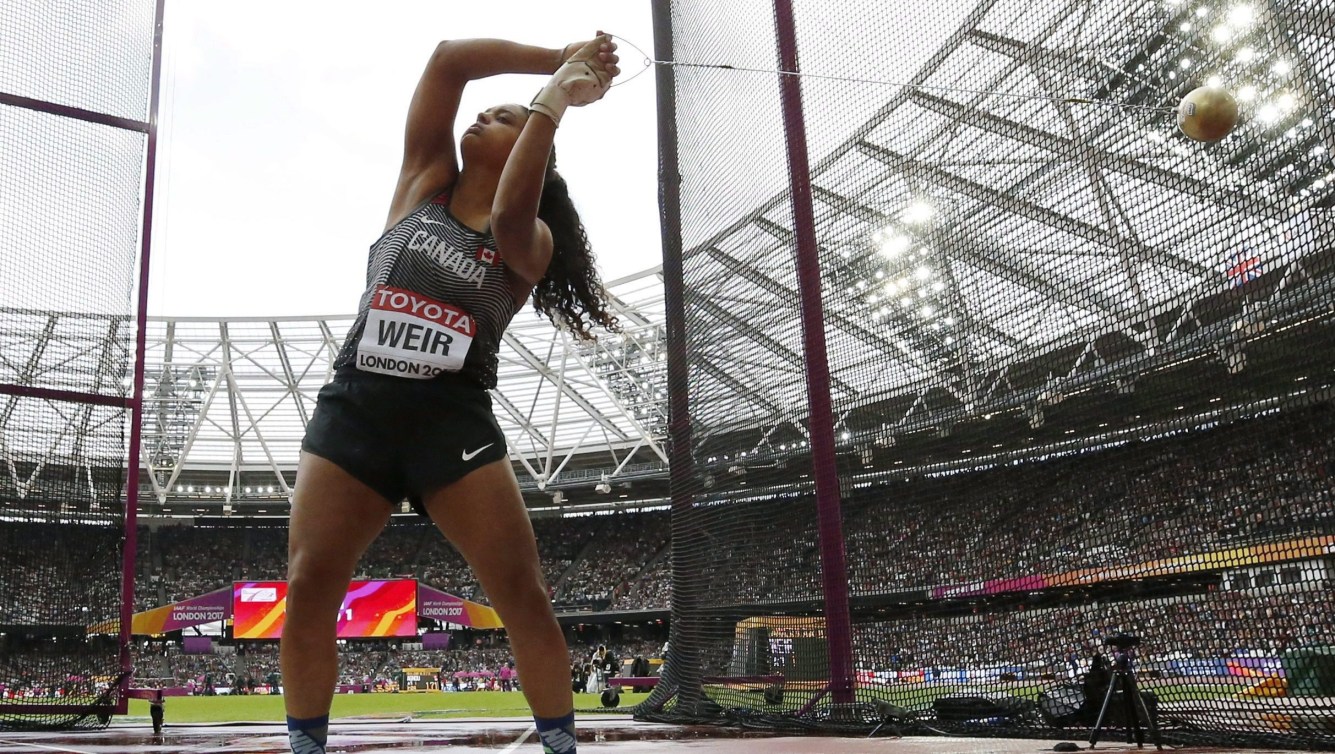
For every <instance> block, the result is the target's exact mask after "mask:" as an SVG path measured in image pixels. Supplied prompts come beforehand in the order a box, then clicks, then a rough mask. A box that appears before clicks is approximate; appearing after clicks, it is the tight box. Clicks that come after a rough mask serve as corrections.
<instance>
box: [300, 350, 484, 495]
mask: <svg viewBox="0 0 1335 754" xmlns="http://www.w3.org/2000/svg"><path fill="white" fill-rule="evenodd" d="M301 449H302V450H304V451H306V452H308V453H312V454H314V455H317V456H320V457H321V458H324V459H326V460H328V461H332V462H333V463H335V464H337V465H338V466H339V468H341V469H343V470H344V471H346V472H348V473H349V474H351V475H352V476H354V477H356V478H357V479H358V480H359V481H361V482H362V483H364V484H365V485H366V486H368V487H370V488H371V489H373V490H375V491H376V492H378V493H380V495H381V496H382V497H384V498H385V500H387V501H389V502H390V503H391V504H393V503H398V502H401V501H402V500H404V499H405V498H406V499H407V500H408V501H409V502H411V503H412V506H413V509H414V510H416V511H417V512H418V513H421V514H423V515H426V510H425V509H424V508H423V507H422V498H423V497H424V496H425V495H427V494H430V493H431V492H434V491H435V490H438V489H440V488H441V487H444V486H446V485H448V484H450V483H451V482H455V481H457V480H459V479H462V478H463V477H464V476H465V475H467V474H468V473H469V472H472V471H474V470H476V469H478V468H481V467H482V466H485V465H487V464H489V463H492V462H494V461H498V460H500V459H502V458H505V457H506V456H507V452H506V446H505V435H504V434H502V433H501V428H500V427H499V426H497V424H496V417H495V416H493V415H492V413H491V396H490V395H489V394H488V393H487V391H486V390H485V389H483V388H482V387H481V386H480V385H478V384H477V383H476V382H473V381H472V380H469V379H467V378H464V377H460V376H456V375H442V376H440V377H437V378H435V379H430V380H406V379H403V378H402V377H390V376H387V375H379V374H371V373H368V372H361V371H358V370H356V369H352V368H345V369H340V370H339V371H338V372H336V373H335V377H334V381H333V382H331V383H329V384H328V385H325V386H324V387H323V388H321V389H320V397H319V400H318V401H316V404H315V414H314V415H313V416H311V420H310V423H309V424H307V425H306V437H305V439H304V440H302V441H301Z"/></svg>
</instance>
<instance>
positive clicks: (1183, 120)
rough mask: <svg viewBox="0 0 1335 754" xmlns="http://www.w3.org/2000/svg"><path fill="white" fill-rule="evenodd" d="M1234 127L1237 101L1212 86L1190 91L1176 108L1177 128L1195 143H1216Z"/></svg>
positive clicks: (1236, 117) (1236, 122) (1236, 121)
mask: <svg viewBox="0 0 1335 754" xmlns="http://www.w3.org/2000/svg"><path fill="white" fill-rule="evenodd" d="M1236 125H1238V101H1237V100H1235V99H1233V95H1231V94H1229V93H1228V92H1227V91H1226V90H1224V89H1220V88H1218V87H1213V86H1202V87H1200V88H1199V89H1193V90H1192V91H1191V92H1189V93H1188V94H1187V96H1185V97H1183V98H1182V102H1181V104H1179V105H1178V106H1177V127H1178V128H1179V129H1181V130H1182V133H1184V134H1186V135H1187V136H1188V137H1190V138H1192V139H1195V140H1196V141H1207V142H1211V141H1219V140H1220V139H1222V138H1224V137H1225V136H1228V135H1229V134H1230V133H1231V132H1232V131H1233V127H1234V126H1236Z"/></svg>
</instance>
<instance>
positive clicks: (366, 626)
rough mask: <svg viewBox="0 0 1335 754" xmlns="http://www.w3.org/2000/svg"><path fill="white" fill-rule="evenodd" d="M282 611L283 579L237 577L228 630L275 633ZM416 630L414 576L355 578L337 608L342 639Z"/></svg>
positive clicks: (261, 635)
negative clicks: (230, 623)
mask: <svg viewBox="0 0 1335 754" xmlns="http://www.w3.org/2000/svg"><path fill="white" fill-rule="evenodd" d="M286 616H287V582H284V581H238V582H236V583H235V584H234V589H233V592H232V620H233V625H232V635H233V636H234V637H236V638H238V639H277V638H279V637H281V636H282V635H283V619H284V618H285V617H286ZM416 635H417V582H416V581H413V580H411V579H395V580H392V581H354V582H352V583H351V584H349V585H348V594H347V596H346V597H344V598H343V604H342V605H341V606H340V607H339V610H338V636H339V638H341V639H354V638H364V637H371V636H416Z"/></svg>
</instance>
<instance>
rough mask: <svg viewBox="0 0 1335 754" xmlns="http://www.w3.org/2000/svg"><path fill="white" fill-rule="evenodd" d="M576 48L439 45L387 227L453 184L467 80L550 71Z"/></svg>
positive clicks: (407, 137)
mask: <svg viewBox="0 0 1335 754" xmlns="http://www.w3.org/2000/svg"><path fill="white" fill-rule="evenodd" d="M576 49H579V48H578V47H576V46H575V45H569V46H567V47H566V48H564V49H560V50H557V49H549V48H546V47H534V46H531V45H523V44H519V43H517V42H508V41H506V40H503V39H455V40H447V41H444V42H441V43H440V44H438V45H436V49H435V51H433V52H432V53H431V59H430V60H428V61H427V64H426V70H424V71H423V72H422V78H421V79H420V80H419V81H418V82H417V90H416V91H415V92H413V99H412V104H411V105H410V106H409V108H408V123H407V127H406V128H405V133H404V143H403V165H402V166H401V167H400V169H399V181H398V185H397V186H396V187H395V190H394V200H393V202H391V204H390V210H389V218H388V221H387V222H386V227H387V228H388V227H389V226H390V225H393V224H394V223H396V222H398V221H399V220H400V219H402V218H403V217H404V216H405V215H407V214H408V212H410V211H411V210H412V208H413V207H415V206H417V205H418V204H420V203H421V202H423V201H425V200H426V199H427V198H428V197H430V196H432V195H433V194H435V193H437V192H439V191H441V190H442V189H444V188H445V187H447V186H449V185H450V184H452V183H453V182H454V179H455V177H456V176H457V175H458V174H459V158H458V154H457V153H456V151H455V139H454V118H455V115H456V114H457V113H458V111H459V100H460V97H461V96H462V95H463V90H464V86H465V85H466V84H468V82H470V81H474V80H477V79H484V78H487V77H489V76H496V75H499V74H503V73H532V74H551V73H553V72H555V71H556V69H557V68H559V67H560V65H561V63H562V62H563V61H564V60H565V59H566V58H567V57H569V56H570V54H571V53H573V52H574V51H575V50H576Z"/></svg>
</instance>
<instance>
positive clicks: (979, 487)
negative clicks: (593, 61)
mask: <svg viewBox="0 0 1335 754" xmlns="http://www.w3.org/2000/svg"><path fill="white" fill-rule="evenodd" d="M780 6H782V0H780V2H779V3H776V4H771V3H769V2H760V1H759V0H756V1H755V2H748V3H743V4H728V5H727V6H726V7H723V6H719V5H718V4H717V3H700V2H696V1H695V0H676V1H675V2H662V3H658V4H657V21H658V24H659V30H658V34H659V48H658V55H657V57H659V58H660V59H662V58H669V57H670V59H671V60H673V61H676V65H673V66H660V68H659V71H658V74H659V83H660V98H661V102H660V115H661V116H662V117H663V121H662V122H661V124H660V128H661V129H662V130H661V133H662V134H663V139H662V144H661V146H662V157H663V176H662V177H663V181H664V186H663V192H664V194H663V198H664V224H665V241H666V244H665V245H666V249H667V252H666V253H667V256H666V259H665V265H664V270H665V274H666V276H667V285H668V307H667V313H668V317H669V334H670V335H669V346H670V353H671V354H672V355H673V358H674V359H676V361H675V362H671V363H670V364H669V375H670V384H671V389H672V391H673V395H674V402H673V406H674V415H673V419H672V435H673V441H674V444H675V445H676V448H675V450H674V452H675V455H674V458H673V463H674V466H673V478H674V489H673V497H674V514H673V542H674V551H673V555H672V557H673V560H672V584H673V590H674V591H673V598H672V599H673V603H672V604H673V624H672V639H671V651H670V654H669V658H668V662H667V670H666V671H665V674H664V677H665V681H664V683H663V684H662V685H661V686H660V688H659V689H658V691H657V692H656V693H655V694H654V696H653V697H652V698H651V699H650V700H649V702H648V703H646V704H645V705H644V706H642V707H641V708H640V710H639V711H640V713H641V714H643V715H646V716H649V717H654V718H656V719H670V720H684V719H697V720H715V721H720V722H729V721H730V722H743V723H748V724H762V725H770V726H776V727H784V726H790V727H805V726H813V725H814V726H824V727H834V728H842V727H849V728H856V729H862V730H868V729H871V728H872V727H874V726H876V725H878V724H880V723H882V722H886V721H888V722H889V723H890V724H889V725H887V726H886V727H885V728H884V729H883V730H891V729H900V730H909V729H913V730H921V731H928V730H936V731H944V732H949V733H978V734H987V735H1039V736H1060V737H1072V736H1076V735H1085V736H1091V735H1092V734H1091V729H1092V728H1094V727H1095V725H1096V723H1097V722H1098V715H1099V713H1100V711H1101V710H1102V708H1103V702H1104V699H1105V696H1106V695H1107V692H1108V689H1109V687H1110V684H1112V687H1113V690H1114V694H1113V695H1112V696H1111V698H1110V703H1109V705H1108V710H1107V712H1108V717H1107V718H1106V719H1105V720H1104V721H1103V722H1104V728H1105V729H1103V730H1100V731H1099V733H1098V737H1101V738H1102V739H1109V738H1118V737H1122V736H1123V735H1124V731H1125V730H1126V729H1127V728H1128V727H1130V726H1128V724H1127V723H1128V717H1127V714H1128V713H1127V711H1126V705H1125V704H1124V702H1125V703H1130V702H1134V701H1135V699H1136V698H1137V693H1128V692H1127V689H1128V688H1129V686H1130V684H1131V683H1134V684H1135V688H1136V691H1137V692H1138V695H1139V696H1140V698H1141V699H1142V700H1143V701H1145V705H1144V709H1143V710H1139V708H1138V707H1137V706H1136V705H1132V706H1133V708H1134V709H1133V711H1135V712H1136V714H1137V716H1138V717H1139V718H1141V719H1142V723H1145V724H1147V723H1149V722H1150V721H1151V719H1152V721H1153V722H1154V723H1156V725H1157V727H1158V728H1159V729H1160V731H1161V733H1162V735H1163V737H1164V738H1165V740H1168V741H1178V742H1216V743H1228V742H1238V741H1243V740H1253V741H1268V742H1272V743H1282V744H1285V745H1301V746H1311V747H1320V748H1331V747H1332V746H1335V615H1333V613H1335V611H1332V609H1331V608H1330V607H1329V604H1330V602H1331V600H1330V586H1331V583H1332V580H1335V570H1332V569H1335V561H1333V560H1332V558H1331V555H1330V553H1331V552H1332V548H1333V547H1335V500H1332V495H1335V492H1332V487H1333V486H1335V484H1333V482H1332V473H1335V442H1332V440H1331V437H1332V430H1333V429H1335V408H1333V407H1332V405H1331V399H1332V397H1333V396H1335V393H1332V390H1331V382H1332V378H1333V377H1335V375H1333V374H1332V369H1333V368H1335V356H1332V354H1335V328H1333V327H1332V324H1335V323H1333V322H1332V317H1333V316H1335V315H1333V314H1332V312H1333V311H1335V307H1333V305H1335V265H1332V261H1335V249H1332V247H1331V241H1330V238H1331V231H1332V230H1335V219H1333V218H1332V216H1331V205H1332V203H1335V163H1332V161H1331V158H1330V156H1329V149H1330V148H1331V147H1332V146H1335V145H1332V140H1333V139H1335V124H1332V122H1331V121H1330V111H1331V105H1332V103H1333V102H1335V100H1332V98H1331V96H1330V92H1329V87H1330V86H1331V78H1332V74H1333V73H1335V47H1332V46H1331V45H1330V44H1329V40H1330V38H1331V35H1332V34H1333V33H1335V19H1333V18H1332V17H1331V15H1330V14H1329V12H1328V11H1327V10H1326V9H1325V8H1324V6H1321V5H1319V4H1316V3H1311V2H1285V3H1266V2H1244V1H1243V0H1239V1H1238V2H1231V3H1222V4H1218V3H1216V4H1206V3H1199V2H1194V1H1193V0H1165V1H1163V2H1142V1H1140V0H1136V1H1134V2H1092V0H1064V1H1063V0H1057V1H1056V2H1051V3H1048V4H1046V5H1044V4H1038V5H1035V4H1034V3H1032V2H1020V1H1019V0H1014V1H1012V0H987V1H985V2H981V3H968V2H962V3H952V2H938V3H928V4H919V5H918V6H914V7H903V6H894V7H892V6H887V5H886V4H884V3H872V2H848V3H828V2H815V0H797V2H795V8H794V17H795V22H794V24H793V26H794V28H795V37H793V38H794V39H795V43H796V48H797V51H798V57H799V60H800V68H801V71H802V73H803V74H805V75H804V76H802V77H801V78H800V86H801V93H802V99H803V107H804V113H803V116H802V117H801V118H800V119H796V118H794V119H793V120H792V121H790V122H789V123H788V125H789V127H790V129H791V128H792V127H793V126H794V125H795V124H800V125H801V127H802V128H803V129H804V131H805V134H806V140H805V142H804V146H805V148H806V150H807V151H808V153H809V180H810V188H809V194H810V206H811V209H812V210H813V211H814V221H813V223H812V226H811V227H810V228H808V229H807V230H808V231H809V232H810V233H812V234H813V235H814V237H815V247H814V248H809V247H805V246H801V245H800V244H799V241H798V239H799V237H800V235H801V233H802V231H803V230H804V229H803V227H802V226H801V225H799V224H798V223H797V221H796V220H795V219H794V218H795V216H797V217H800V216H801V213H795V211H794V210H795V209H801V208H802V207H803V203H804V202H805V201H806V196H807V189H806V187H805V181H804V178H805V175H804V171H803V170H802V169H800V167H799V169H797V170H794V171H792V173H791V174H790V171H789V150H788V145H787V144H786V142H785V134H786V133H795V131H792V130H790V131H787V132H786V131H785V109H784V106H783V100H782V88H783V86H784V84H783V83H782V81H783V79H784V77H782V76H780V75H778V74H776V73H774V72H772V71H773V69H776V68H779V67H780V47H781V45H780V42H781V40H782V39H783V38H784V34H783V33H782V31H780V33H776V29H780V30H782V29H783V28H784V24H783V23H782V21H781V19H782V15H781V14H780V15H779V16H778V18H779V19H780V21H779V22H777V23H776V12H775V8H776V7H780ZM747 68H750V69H763V70H761V71H748V70H742V69H747ZM1202 86H1207V87H1215V88H1222V89H1225V90H1228V91H1229V92H1231V94H1232V96H1233V97H1234V98H1235V99H1236V101H1237V102H1238V104H1239V106H1240V110H1241V116H1240V120H1239V123H1238V126H1237V127H1236V128H1235V129H1234V130H1233V131H1232V133H1231V134H1229V135H1228V136H1227V137H1226V138H1224V139H1223V140H1222V141H1219V142H1218V143H1202V142H1197V141H1193V140H1191V139H1190V138H1188V137H1187V136H1186V135H1185V134H1184V133H1182V132H1181V131H1179V129H1178V127H1177V123H1176V118H1177V112H1176V111H1177V108H1178V104H1179V103H1180V102H1181V101H1182V100H1183V98H1184V97H1185V96H1186V95H1187V94H1188V93H1189V92H1191V91H1193V90H1195V89H1196V88H1198V87H1202ZM787 114H788V115H789V116H794V115H795V114H796V113H795V111H793V110H791V109H790V110H788V111H787ZM794 187H796V191H797V193H794V191H795V189H794ZM795 196H796V197H797V199H796V201H795V200H794V197H795ZM799 260H802V261H803V262H804V263H809V262H816V263H818V265H819V270H818V274H819V278H820V282H821V287H822V295H821V299H822V300H821V301H820V302H819V304H820V306H819V307H817V306H815V304H816V303H817V302H816V301H815V300H814V299H813V300H810V301H806V302H804V301H802V300H801V297H800V296H799V295H798V288H799V275H798V269H799V264H798V262H799ZM678 265H679V267H680V269H678ZM674 296H676V297H677V298H676V299H675V301H677V302H678V303H677V304H676V305H674ZM817 315H819V316H821V317H823V322H824V329H823V333H824V336H825V339H826V348H825V349H824V351H823V353H822V354H812V353H810V352H809V351H808V348H809V346H808V343H807V339H806V338H804V331H805V329H806V328H809V327H811V326H813V324H814V323H815V322H817V321H818V320H816V319H815V317H816V316H817ZM815 355H821V356H823V357H824V358H826V359H828V363H829V378H828V380H827V381H824V380H818V381H817V382H818V383H819V384H818V386H819V387H821V388H827V389H828V390H829V393H830V395H831V399H832V403H833V406H832V409H833V410H832V411H831V413H830V415H828V416H825V415H821V414H816V415H813V414H812V412H811V411H810V409H809V408H808V407H809V405H810V404H809V402H808V401H809V398H808V385H807V379H808V373H809V372H810V371H811V370H813V369H814V368H816V367H818V364H819V359H815V358H813V356H815ZM687 411H688V412H689V415H687V413H686V412H687ZM687 419H689V421H687ZM831 427H832V428H833V435H834V447H833V449H832V450H831V451H830V452H828V453H827V452H825V450H826V448H824V447H822V442H821V436H822V431H824V432H829V431H830V428H831ZM831 456H832V460H833V462H834V464H835V465H836V467H837V469H838V490H837V491H835V490H825V491H823V492H822V493H821V494H818V493H817V490H816V488H815V483H814V478H815V477H816V476H817V473H818V469H819V468H820V463H821V461H822V459H830V458H831ZM835 505H837V506H838V508H839V511H840V513H839V514H837V517H836V520H837V522H838V523H839V524H841V525H842V536H841V537H840V538H838V539H833V538H831V537H830V533H831V532H833V531H834V529H833V528H831V527H830V524H831V523H833V522H834V521H832V519H830V518H829V517H826V518H822V511H825V512H826V515H827V516H828V512H829V511H831V510H833V507H834V506H835ZM822 521H824V523H825V525H826V526H825V529H824V531H825V539H824V541H822V536H821V531H822ZM841 552H842V553H843V554H844V555H845V557H846V562H847V573H846V574H839V573H835V572H833V571H832V572H831V573H828V574H827V573H824V568H825V565H824V564H827V563H837V561H838V558H837V557H833V558H832V556H837V555H839V554H840V553H841ZM831 558H832V559H831ZM845 584H846V585H847V587H848V589H849V591H850V593H851V606H850V609H849V611H848V614H847V616H845V615H843V614H842V611H841V610H837V609H836V608H835V607H834V606H835V605H837V602H829V601H828V600H829V599H832V598H835V597H837V590H838V589H840V588H842V586H843V585H845ZM832 589H834V590H836V591H831V590H832ZM845 620H850V621H851V625H852V655H853V670H852V675H853V680H854V681H855V692H854V693H853V694H851V695H849V694H846V693H843V691H842V684H841V678H840V677H839V673H838V667H839V663H840V658H841V652H843V651H844V650H843V649H842V648H841V641H840V639H839V637H838V635H837V632H836V630H835V629H836V628H837V627H840V626H842V625H843V624H844V621H845ZM1132 644H1134V646H1130V645H1132Z"/></svg>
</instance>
